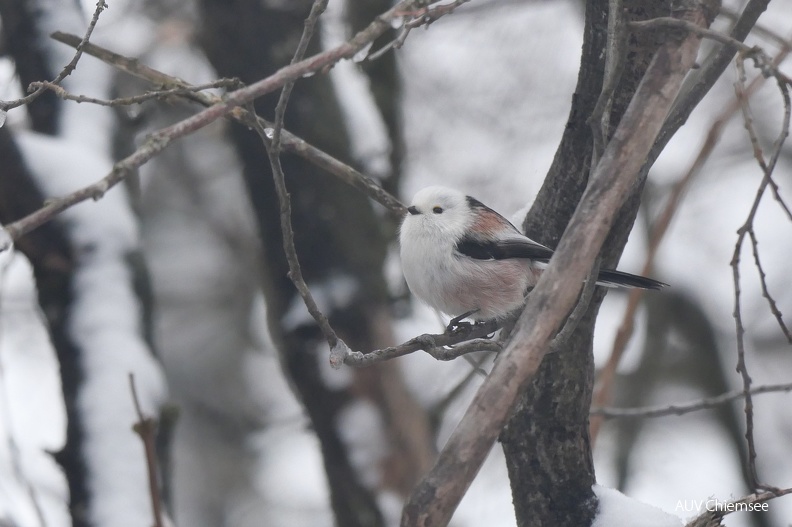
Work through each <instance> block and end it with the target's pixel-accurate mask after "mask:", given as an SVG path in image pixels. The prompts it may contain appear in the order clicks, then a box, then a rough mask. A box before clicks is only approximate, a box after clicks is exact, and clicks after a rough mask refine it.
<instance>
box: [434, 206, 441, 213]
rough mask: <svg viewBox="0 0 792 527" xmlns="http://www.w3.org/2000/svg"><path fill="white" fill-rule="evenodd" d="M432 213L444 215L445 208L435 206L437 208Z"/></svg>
mask: <svg viewBox="0 0 792 527" xmlns="http://www.w3.org/2000/svg"><path fill="white" fill-rule="evenodd" d="M432 212H434V213H435V214H442V213H443V207H440V206H435V207H434V208H433V209H432Z"/></svg>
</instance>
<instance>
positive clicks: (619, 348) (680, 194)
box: [589, 46, 790, 443]
mask: <svg viewBox="0 0 792 527" xmlns="http://www.w3.org/2000/svg"><path fill="white" fill-rule="evenodd" d="M789 51H790V48H789V47H788V46H787V47H785V48H784V49H782V50H781V52H780V53H779V54H778V55H777V56H776V57H775V59H774V65H778V64H780V63H781V61H783V60H784V58H786V57H787V55H788V54H789ZM764 81H765V78H764V77H761V76H760V77H756V78H754V79H753V81H752V82H751V84H750V85H749V86H748V88H747V89H746V90H745V97H747V98H750V97H751V96H752V95H753V94H754V93H756V92H757V91H758V90H759V88H760V87H761V86H762V85H763V84H764ZM739 110H740V100H739V99H737V98H735V99H733V100H732V101H731V102H730V103H729V105H728V106H727V107H726V108H725V109H724V110H723V112H721V114H720V115H719V116H718V117H717V118H716V119H715V120H714V121H713V123H712V125H711V126H710V129H709V131H708V132H707V136H706V138H705V139H704V144H703V145H702V146H701V149H700V150H699V153H698V155H697V156H696V159H695V160H694V161H693V163H692V164H691V165H690V168H689V169H688V171H687V172H686V173H685V175H684V176H682V178H680V179H679V180H678V181H677V182H676V183H674V185H673V187H672V189H671V193H670V195H669V197H668V200H667V201H666V203H665V207H664V208H663V210H662V212H661V213H660V215H659V216H658V217H657V219H656V220H655V221H654V223H653V225H652V228H651V232H650V233H649V242H648V244H647V245H648V246H647V252H646V259H645V260H644V265H643V268H642V269H641V273H640V274H642V275H645V276H648V275H651V274H652V269H653V267H654V260H655V257H656V255H657V251H658V249H659V247H660V243H661V242H662V241H663V238H664V237H665V234H666V232H668V228H669V226H670V225H671V220H672V219H673V218H674V215H675V214H676V212H677V210H678V209H679V207H680V205H681V203H682V199H683V198H684V196H685V194H686V191H687V189H688V188H689V187H690V184H691V183H692V181H693V180H694V179H695V178H696V176H698V174H700V173H701V169H702V168H703V167H704V165H705V164H706V162H707V161H708V160H709V157H710V155H711V154H712V152H713V151H714V150H715V146H716V145H717V144H718V142H719V141H720V138H721V136H722V134H723V130H724V129H725V127H726V125H727V124H728V122H729V121H730V120H731V118H732V117H733V116H734V115H735V114H736V113H737V112H738V111H739ZM644 294H645V291H644V290H643V289H633V290H631V291H630V293H629V297H628V300H627V307H626V308H625V310H624V316H623V317H622V322H621V324H620V325H619V328H618V330H617V331H616V336H615V338H614V340H613V347H612V349H611V353H610V356H609V357H608V361H607V362H606V363H605V366H604V367H603V368H602V371H601V372H600V374H599V378H598V379H597V387H596V389H595V392H594V396H593V405H594V406H600V407H602V406H605V405H607V404H608V403H610V401H611V392H612V388H613V382H614V380H615V378H616V370H617V368H618V365H619V362H620V361H621V358H622V355H623V354H624V350H625V349H626V348H627V344H628V343H629V342H630V338H631V337H632V335H633V331H634V329H635V315H636V313H637V311H638V306H639V305H640V301H641V299H642V298H643V296H644ZM602 421H603V419H602V417H601V416H599V415H594V416H593V417H592V419H591V420H590V426H589V435H590V437H591V441H592V443H594V442H595V441H596V440H597V435H598V433H599V429H600V426H601V425H602Z"/></svg>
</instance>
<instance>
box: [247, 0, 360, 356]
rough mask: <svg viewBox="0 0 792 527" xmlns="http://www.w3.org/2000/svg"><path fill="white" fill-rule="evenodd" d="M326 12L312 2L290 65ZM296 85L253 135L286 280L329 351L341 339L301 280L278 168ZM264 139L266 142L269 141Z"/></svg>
mask: <svg viewBox="0 0 792 527" xmlns="http://www.w3.org/2000/svg"><path fill="white" fill-rule="evenodd" d="M326 8H327V0H314V3H313V5H312V6H311V12H310V14H309V15H308V18H307V19H306V20H305V27H304V28H303V33H302V36H301V37H300V42H299V43H298V44H297V50H296V51H295V52H294V58H292V61H291V63H292V64H296V63H297V62H299V61H300V60H302V58H303V55H305V51H306V50H307V49H308V43H309V42H310V40H311V37H312V36H313V33H314V28H315V27H316V21H317V20H318V19H319V16H320V15H321V14H322V13H323V12H324V10H325V9H326ZM295 81H296V79H294V80H290V81H289V82H287V83H286V84H284V86H283V89H282V90H281V94H280V98H279V99H278V104H277V105H276V107H275V123H274V126H273V128H271V129H268V130H266V131H265V130H264V128H263V127H262V126H261V123H260V122H259V121H258V120H256V131H257V132H258V133H259V136H260V137H261V139H262V141H263V142H264V146H265V147H266V149H267V155H268V156H269V161H270V165H271V166H272V178H273V180H274V182H275V191H276V193H277V194H278V203H279V205H280V224H281V235H282V236H283V250H284V252H285V253H286V261H287V262H288V264H289V279H290V280H291V281H292V283H293V284H294V286H295V287H296V288H297V291H298V292H299V293H300V296H301V297H302V299H303V302H304V303H305V307H306V308H308V312H309V313H310V314H311V316H312V317H313V318H314V320H316V323H317V324H318V325H319V328H320V329H321V330H322V333H323V334H324V336H325V339H326V340H327V343H328V344H329V345H330V348H331V349H332V348H336V347H337V346H338V344H339V340H340V339H339V338H338V335H336V332H335V331H334V330H333V328H332V327H331V326H330V321H328V320H327V317H326V316H325V315H324V313H322V311H321V310H320V309H319V306H318V305H317V304H316V301H315V300H314V298H313V295H311V291H310V289H308V284H306V283H305V279H304V278H303V275H302V270H301V268H300V261H299V258H298V257H297V249H296V247H295V246H294V230H293V229H292V223H291V199H290V198H289V192H288V190H286V178H285V176H284V174H283V167H282V166H281V162H280V145H281V131H282V129H283V118H284V116H285V115H286V106H287V105H288V103H289V96H290V95H291V91H292V88H293V87H294V83H295ZM249 111H250V112H255V110H253V108H252V104H251V105H250V108H249ZM268 132H270V133H268ZM267 139H269V141H268V140H267ZM344 347H345V346H344Z"/></svg>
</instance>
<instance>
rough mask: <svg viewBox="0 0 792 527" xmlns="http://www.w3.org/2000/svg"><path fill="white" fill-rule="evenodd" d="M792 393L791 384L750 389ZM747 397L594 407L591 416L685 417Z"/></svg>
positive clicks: (733, 393)
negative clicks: (633, 405) (636, 406)
mask: <svg viewBox="0 0 792 527" xmlns="http://www.w3.org/2000/svg"><path fill="white" fill-rule="evenodd" d="M790 391H792V383H789V384H769V385H762V386H754V387H753V388H751V389H750V393H751V395H758V394H761V393H778V392H782V393H783V392H790ZM744 397H745V391H744V390H734V391H731V392H727V393H724V394H721V395H716V396H714V397H705V398H703V399H699V400H697V401H692V402H689V403H680V404H669V405H658V406H646V407H642V408H610V407H605V408H603V407H593V408H592V409H591V412H590V415H597V416H600V417H603V418H605V419H613V418H617V417H640V418H646V417H666V416H670V415H685V414H689V413H691V412H697V411H699V410H708V409H711V408H717V407H718V406H720V405H722V404H726V403H730V402H732V401H736V400H739V399H742V398H744Z"/></svg>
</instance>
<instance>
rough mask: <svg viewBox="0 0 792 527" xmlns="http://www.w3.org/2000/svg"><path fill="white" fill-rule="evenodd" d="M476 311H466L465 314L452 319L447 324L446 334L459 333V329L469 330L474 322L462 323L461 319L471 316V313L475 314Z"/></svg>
mask: <svg viewBox="0 0 792 527" xmlns="http://www.w3.org/2000/svg"><path fill="white" fill-rule="evenodd" d="M477 311H478V309H473V310H471V311H466V312H465V313H462V314H461V315H459V316H457V317H454V318H452V319H451V320H450V321H449V322H448V325H447V326H446V333H454V332H455V331H459V330H461V329H469V328H471V327H472V326H473V325H474V324H475V323H474V322H462V319H465V318H467V317H469V316H470V315H472V314H473V313H476V312H477Z"/></svg>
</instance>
